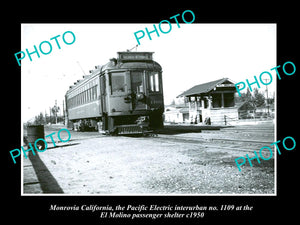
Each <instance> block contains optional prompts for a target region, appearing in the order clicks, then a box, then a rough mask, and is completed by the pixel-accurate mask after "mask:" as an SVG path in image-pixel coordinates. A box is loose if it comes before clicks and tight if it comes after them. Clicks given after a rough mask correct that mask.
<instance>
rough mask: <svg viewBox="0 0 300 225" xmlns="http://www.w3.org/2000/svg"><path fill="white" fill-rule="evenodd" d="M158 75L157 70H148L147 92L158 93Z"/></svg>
mask: <svg viewBox="0 0 300 225" xmlns="http://www.w3.org/2000/svg"><path fill="white" fill-rule="evenodd" d="M160 89H161V88H160V77H159V72H150V74H149V92H151V93H159V92H160Z"/></svg>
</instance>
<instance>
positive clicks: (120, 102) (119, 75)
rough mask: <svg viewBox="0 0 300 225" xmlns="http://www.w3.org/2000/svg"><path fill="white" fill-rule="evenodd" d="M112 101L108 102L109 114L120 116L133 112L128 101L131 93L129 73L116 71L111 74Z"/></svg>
mask: <svg viewBox="0 0 300 225" xmlns="http://www.w3.org/2000/svg"><path fill="white" fill-rule="evenodd" d="M109 86H110V94H109V95H110V101H109V102H108V109H107V111H108V114H109V115H111V116H120V115H124V113H126V112H129V111H130V110H132V107H131V104H128V102H127V101H125V100H124V99H126V98H127V97H128V93H129V92H130V89H131V88H130V86H131V85H130V77H129V71H114V72H111V73H110V80H109Z"/></svg>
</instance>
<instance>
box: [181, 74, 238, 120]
mask: <svg viewBox="0 0 300 225" xmlns="http://www.w3.org/2000/svg"><path fill="white" fill-rule="evenodd" d="M234 84H235V83H234V82H233V81H231V80H230V79H229V78H222V79H219V80H215V81H211V82H208V83H204V84H199V85H196V86H194V87H192V88H190V89H188V90H187V91H185V92H183V93H182V94H180V95H178V96H177V98H178V97H184V98H185V101H187V102H188V105H189V121H190V122H191V123H202V124H208V125H209V124H211V125H227V124H228V123H230V122H233V121H237V120H238V108H237V107H236V105H235V93H236V88H235V86H234Z"/></svg>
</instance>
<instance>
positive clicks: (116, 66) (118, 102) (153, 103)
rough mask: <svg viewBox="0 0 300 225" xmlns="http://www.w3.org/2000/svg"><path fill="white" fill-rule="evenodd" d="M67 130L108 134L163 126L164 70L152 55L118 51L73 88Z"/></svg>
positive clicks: (147, 130) (69, 103)
mask: <svg viewBox="0 0 300 225" xmlns="http://www.w3.org/2000/svg"><path fill="white" fill-rule="evenodd" d="M65 102H66V119H67V121H68V127H73V128H74V129H75V130H86V129H99V131H101V130H102V131H103V132H105V133H107V134H135V133H145V132H149V131H151V130H155V129H158V128H162V127H163V112H164V101H163V85H162V68H161V66H160V65H159V64H158V63H157V62H155V61H154V60H153V52H118V58H117V59H116V58H112V59H110V61H109V62H108V63H107V64H105V65H103V66H95V69H94V70H92V71H90V74H89V75H86V76H83V79H82V80H78V81H77V82H75V83H74V85H72V86H70V88H69V90H68V91H67V93H66V95H65Z"/></svg>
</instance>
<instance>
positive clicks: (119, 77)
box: [111, 73, 125, 94]
mask: <svg viewBox="0 0 300 225" xmlns="http://www.w3.org/2000/svg"><path fill="white" fill-rule="evenodd" d="M111 89H112V94H121V93H123V92H125V73H112V74H111Z"/></svg>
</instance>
